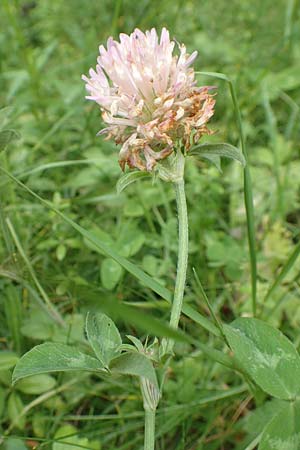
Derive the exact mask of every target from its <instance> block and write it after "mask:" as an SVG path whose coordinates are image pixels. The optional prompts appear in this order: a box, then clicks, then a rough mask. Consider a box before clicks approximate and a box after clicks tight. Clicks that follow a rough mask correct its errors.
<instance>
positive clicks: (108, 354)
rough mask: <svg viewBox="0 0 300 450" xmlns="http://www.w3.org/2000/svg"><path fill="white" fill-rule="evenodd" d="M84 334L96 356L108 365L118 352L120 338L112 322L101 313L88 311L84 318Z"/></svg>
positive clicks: (120, 342)
mask: <svg viewBox="0 0 300 450" xmlns="http://www.w3.org/2000/svg"><path fill="white" fill-rule="evenodd" d="M86 334H87V338H88V341H89V343H90V344H91V346H92V348H93V350H94V352H95V354H96V356H97V358H98V359H99V360H100V361H101V363H102V364H103V365H104V366H105V367H108V366H109V363H110V361H111V360H112V359H113V358H115V357H116V356H118V355H119V354H120V350H119V347H120V345H121V344H122V339H121V336H120V333H119V330H118V328H117V327H116V325H115V324H114V322H113V321H112V320H111V319H110V318H109V317H107V316H106V315H105V314H102V313H96V314H93V313H89V314H88V315H87V318H86Z"/></svg>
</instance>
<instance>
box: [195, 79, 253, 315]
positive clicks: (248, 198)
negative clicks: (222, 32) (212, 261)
mask: <svg viewBox="0 0 300 450" xmlns="http://www.w3.org/2000/svg"><path fill="white" fill-rule="evenodd" d="M196 73H198V74H199V75H204V76H210V77H214V78H218V79H219V80H223V81H226V82H227V83H228V85H229V90H230V95H231V99H232V103H233V106H234V111H235V116H236V122H237V125H238V130H239V135H240V140H241V146H242V151H243V154H244V157H245V160H246V166H245V168H244V202H245V209H246V217H247V234H248V245H249V255H250V268H251V296H252V313H253V316H254V317H255V315H256V309H257V305H256V303H257V302H256V297H257V261H256V244H255V218H254V206H253V193H252V182H251V174H250V169H249V158H248V152H247V147H246V141H245V136H244V131H243V124H242V116H241V111H240V108H239V104H238V100H237V95H236V89H235V85H234V83H233V81H232V80H231V79H230V78H229V77H227V75H225V74H224V73H218V72H196Z"/></svg>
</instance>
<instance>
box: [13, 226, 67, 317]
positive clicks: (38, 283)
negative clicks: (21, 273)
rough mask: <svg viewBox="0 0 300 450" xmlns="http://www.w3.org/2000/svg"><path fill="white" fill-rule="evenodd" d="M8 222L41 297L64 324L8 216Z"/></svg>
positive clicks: (53, 314) (49, 309)
mask: <svg viewBox="0 0 300 450" xmlns="http://www.w3.org/2000/svg"><path fill="white" fill-rule="evenodd" d="M6 224H7V227H8V229H9V232H10V234H11V236H12V239H13V241H14V244H15V246H16V247H17V249H18V251H19V254H20V256H21V258H22V259H23V261H24V263H25V265H26V267H27V270H28V272H29V273H30V275H31V278H32V279H33V281H34V284H35V285H36V287H37V290H38V291H39V293H40V295H41V297H42V298H43V300H44V302H45V304H46V305H47V309H48V311H49V313H50V314H51V315H52V316H53V318H55V319H56V321H57V322H58V323H60V324H61V325H64V324H65V322H64V320H63V318H62V316H61V315H60V314H59V312H58V311H57V309H56V308H55V307H54V306H53V304H52V303H51V301H50V299H49V297H48V295H47V293H46V291H45V290H44V288H43V286H42V285H41V283H40V282H39V280H38V278H37V276H36V273H35V271H34V268H33V267H32V264H31V262H30V261H29V258H28V257H27V255H26V253H25V251H24V249H23V247H22V244H21V242H20V240H19V238H18V236H17V233H16V231H15V229H14V227H13V225H12V223H11V221H10V220H9V219H8V218H6Z"/></svg>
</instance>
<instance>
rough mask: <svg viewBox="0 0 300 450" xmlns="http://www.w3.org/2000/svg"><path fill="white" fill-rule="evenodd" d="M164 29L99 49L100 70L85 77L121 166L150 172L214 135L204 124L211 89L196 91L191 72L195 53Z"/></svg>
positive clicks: (209, 112) (208, 114)
mask: <svg viewBox="0 0 300 450" xmlns="http://www.w3.org/2000/svg"><path fill="white" fill-rule="evenodd" d="M175 45H176V42H175V41H172V40H170V36H169V32H168V31H167V30H166V29H165V28H163V29H162V32H161V36H160V38H159V37H158V35H157V32H156V30H155V29H154V28H153V29H152V30H151V31H146V32H145V33H143V32H142V31H141V30H139V29H135V30H134V32H133V33H132V34H131V35H130V36H128V35H127V34H123V33H121V34H120V41H119V42H117V41H115V40H113V38H111V37H110V38H109V39H108V41H107V48H105V47H104V46H103V45H100V47H99V52H100V55H99V57H98V59H97V62H98V64H97V66H96V70H94V69H90V71H89V76H90V77H87V76H85V75H83V76H82V79H83V80H84V81H85V82H86V89H87V91H88V93H89V95H88V96H87V97H86V98H87V99H89V100H93V101H95V102H96V103H98V105H99V106H100V108H101V111H102V119H103V121H104V122H105V123H106V124H107V127H106V128H104V129H102V130H101V131H100V132H99V133H98V134H106V135H107V139H110V138H111V139H114V140H115V142H116V143H117V144H122V148H121V151H120V155H119V163H120V166H121V168H122V170H124V168H125V165H126V164H127V165H128V166H129V167H130V168H134V167H135V168H137V169H139V170H147V171H151V170H152V169H153V168H154V166H155V165H156V163H157V161H160V160H162V159H164V158H166V157H168V156H169V155H170V154H171V153H172V152H173V151H174V150H175V148H176V147H177V145H178V143H179V142H180V143H181V145H183V146H184V147H185V149H186V150H188V149H189V148H190V146H191V145H193V144H194V143H196V142H197V141H198V140H199V139H200V138H201V136H202V135H203V134H210V131H209V130H208V128H207V126H206V123H207V122H208V120H209V119H210V117H211V116H212V115H213V114H214V104H215V100H214V97H213V95H211V94H210V89H211V87H209V86H204V87H197V86H196V82H195V74H194V70H193V68H192V67H191V65H192V63H193V62H194V60H195V58H196V57H197V52H196V51H195V52H193V53H192V54H191V55H188V54H187V53H186V48H185V46H184V45H179V44H177V45H178V47H179V55H174V54H173V51H174V47H175Z"/></svg>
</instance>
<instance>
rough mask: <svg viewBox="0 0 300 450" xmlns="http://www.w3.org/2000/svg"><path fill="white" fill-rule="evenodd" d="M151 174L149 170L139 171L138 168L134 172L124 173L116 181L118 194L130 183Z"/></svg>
mask: <svg viewBox="0 0 300 450" xmlns="http://www.w3.org/2000/svg"><path fill="white" fill-rule="evenodd" d="M150 176H151V173H150V172H141V171H140V170H137V171H134V172H128V173H124V174H123V175H122V176H121V178H119V180H118V182H117V186H116V188H117V193H118V194H120V193H121V192H122V191H124V189H126V188H127V187H128V186H129V185H130V184H132V183H135V182H136V181H138V180H141V179H143V178H149V177H150Z"/></svg>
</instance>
